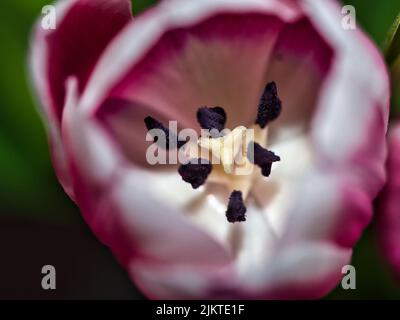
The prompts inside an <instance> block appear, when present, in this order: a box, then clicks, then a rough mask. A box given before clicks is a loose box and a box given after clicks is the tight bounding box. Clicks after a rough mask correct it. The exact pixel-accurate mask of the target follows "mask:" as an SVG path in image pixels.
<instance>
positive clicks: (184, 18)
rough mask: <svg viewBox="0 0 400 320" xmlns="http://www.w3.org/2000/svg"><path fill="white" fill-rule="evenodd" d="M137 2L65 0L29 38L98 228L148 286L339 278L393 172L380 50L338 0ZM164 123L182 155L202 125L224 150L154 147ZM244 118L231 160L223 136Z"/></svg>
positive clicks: (168, 291)
mask: <svg viewBox="0 0 400 320" xmlns="http://www.w3.org/2000/svg"><path fill="white" fill-rule="evenodd" d="M129 3H130V2H129V1H127V0H112V1H111V0H107V1H106V0H91V1H89V0H74V1H61V2H59V4H58V6H57V10H58V19H59V21H58V25H57V28H56V29H55V30H43V29H41V27H40V24H38V27H37V28H36V30H35V33H34V37H33V41H32V52H31V60H30V65H31V69H32V75H33V83H34V85H35V87H36V90H37V92H38V96H39V99H40V102H41V105H42V109H41V110H42V112H43V114H44V115H45V122H46V123H47V125H48V132H49V137H50V144H51V151H52V157H53V162H54V167H55V170H56V173H57V175H58V177H59V180H60V182H61V184H62V185H63V187H64V189H65V190H66V192H67V193H68V194H69V195H70V197H71V198H72V199H73V200H74V201H75V202H76V204H77V205H78V206H79V208H80V209H81V212H82V214H83V217H84V219H85V221H86V222H87V223H88V225H89V226H90V228H91V230H92V231H93V232H94V233H95V234H96V236H97V237H98V239H99V240H100V241H102V242H103V243H104V244H105V245H106V246H108V247H109V248H110V249H111V250H112V252H113V254H114V255H115V257H116V258H117V259H118V261H119V262H120V263H121V264H122V265H123V266H124V268H126V270H127V271H128V273H129V275H130V277H131V279H132V280H133V282H134V283H135V284H136V285H137V286H138V287H139V288H140V289H141V290H142V291H143V293H144V294H145V295H146V296H148V297H149V298H153V299H160V298H164V299H179V298H184V299H200V298H257V299H260V298H261V299H267V298H273V299H278V298H318V297H322V296H323V295H325V294H327V293H328V292H329V291H330V290H332V289H333V288H334V287H335V286H336V285H337V284H338V283H339V282H340V279H341V277H342V274H341V270H342V268H343V266H344V265H346V264H349V263H350V261H351V255H352V248H353V246H354V245H355V243H356V242H357V240H358V239H359V237H360V236H361V234H362V231H363V229H364V228H365V226H366V225H367V224H368V223H369V221H370V219H371V217H372V204H371V203H372V199H373V198H374V197H375V196H376V195H377V193H378V192H379V191H380V189H381V188H382V186H383V184H384V182H385V169H384V162H385V157H386V144H385V133H386V129H387V121H388V112H389V109H388V105H389V89H388V87H389V85H388V76H387V72H386V68H385V65H384V63H383V61H382V58H381V56H380V54H379V52H378V50H377V49H376V48H375V47H374V45H373V44H372V43H371V41H370V40H369V39H368V38H367V37H366V36H365V35H364V34H363V33H362V31H361V30H359V29H358V30H346V29H344V28H343V27H342V23H341V21H342V18H343V17H342V15H341V10H340V8H339V6H338V4H337V3H336V2H335V1H331V0H324V1H313V0H311V1H310V0H298V1H294V0H287V1H281V0H202V1H195V0H170V1H162V2H160V4H158V5H157V6H155V7H154V8H152V9H149V10H148V11H146V12H145V13H143V14H141V15H139V16H137V17H134V18H132V17H131V11H130V4H129ZM170 121H176V122H177V128H176V130H171V129H170V128H169V125H168V124H169V122H170ZM204 128H209V129H210V128H211V129H212V128H214V129H217V130H219V129H223V128H226V129H230V130H232V131H231V133H229V134H227V135H219V136H213V137H211V138H210V137H209V138H208V140H204V137H203V136H201V134H200V132H201V129H204ZM153 129H157V130H160V131H161V132H163V133H164V134H165V138H164V140H166V141H168V146H167V145H166V144H165V145H164V146H165V150H164V152H168V153H169V154H170V152H171V151H173V150H174V149H181V148H185V147H186V146H189V147H187V148H186V149H183V150H187V154H188V155H191V154H192V153H191V152H192V151H193V146H196V143H189V142H188V143H186V141H180V140H178V141H180V143H179V145H178V143H176V144H175V143H173V142H172V141H175V140H176V139H172V137H175V136H177V135H178V136H179V133H180V132H181V131H183V129H194V130H195V132H198V133H199V137H198V140H197V143H198V144H197V146H200V147H201V148H202V149H206V150H208V152H209V153H211V154H212V156H213V157H216V158H218V159H219V160H220V161H221V164H220V165H219V166H218V165H214V164H212V163H211V165H209V164H207V163H203V166H200V164H201V163H200V164H199V163H194V164H193V163H187V164H186V166H185V165H184V164H183V165H179V166H177V165H171V164H168V165H161V164H157V165H152V164H149V162H148V161H147V158H146V153H147V150H148V148H149V147H151V146H153V145H155V144H157V143H158V142H159V141H160V140H162V139H158V138H156V137H153V138H154V139H153V138H151V135H150V140H151V141H148V140H149V139H146V137H147V138H148V137H149V135H148V134H150V131H152V130H153ZM250 129H254V132H255V135H254V139H253V140H252V141H249V143H248V144H247V146H248V147H249V148H248V149H245V150H247V152H248V154H251V155H252V156H249V157H248V158H247V156H246V157H244V161H245V163H246V165H248V166H250V167H251V168H253V170H252V172H251V174H248V175H240V176H239V175H235V174H234V173H235V170H236V169H237V168H236V166H233V165H231V162H229V161H228V160H227V159H228V158H229V157H228V158H227V157H226V156H225V154H229V153H225V152H222V151H226V150H225V149H224V148H225V147H224V146H225V143H226V141H228V140H229V141H236V140H239V139H238V138H237V137H238V136H240V135H241V134H242V133H243V134H244V135H246V136H247V133H249V132H250ZM149 130H150V131H149ZM148 131H149V132H148ZM153 142H155V143H153ZM170 142H171V143H172V144H171V145H170V144H169V143H170ZM219 147H221V148H222V149H223V150H222V149H221V148H219ZM218 150H219V151H218ZM221 150H222V151H221ZM175 151H176V150H175ZM249 151H250V152H249ZM235 152H236V151H235ZM234 154H235V155H236V153H234ZM248 154H247V155H248ZM235 157H236V156H235ZM229 159H230V158H229ZM246 159H247V160H246ZM190 164H192V165H190Z"/></svg>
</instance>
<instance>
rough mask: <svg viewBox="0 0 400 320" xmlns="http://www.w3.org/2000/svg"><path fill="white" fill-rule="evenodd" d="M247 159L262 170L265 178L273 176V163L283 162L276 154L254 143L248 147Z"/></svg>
mask: <svg viewBox="0 0 400 320" xmlns="http://www.w3.org/2000/svg"><path fill="white" fill-rule="evenodd" d="M247 158H248V159H249V161H250V162H252V163H254V164H256V165H257V166H259V167H260V168H261V173H262V175H263V176H265V177H269V175H270V174H271V168H272V163H273V162H277V161H280V160H281V158H280V157H278V156H277V155H275V153H273V152H272V151H269V150H267V149H265V148H263V147H262V146H260V145H259V144H258V143H257V142H254V141H252V142H250V143H249V144H248V146H247Z"/></svg>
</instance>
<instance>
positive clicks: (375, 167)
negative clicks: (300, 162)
mask: <svg viewBox="0 0 400 320" xmlns="http://www.w3.org/2000/svg"><path fill="white" fill-rule="evenodd" d="M302 4H303V7H304V10H305V11H306V12H308V13H309V17H310V19H311V20H312V23H313V24H314V25H315V27H316V28H317V29H318V30H319V31H320V33H321V35H322V37H323V38H324V39H325V40H326V42H327V43H328V44H329V45H330V46H331V47H332V48H333V49H334V52H335V57H334V60H333V63H334V64H333V66H332V70H331V72H330V74H329V77H328V79H327V81H326V83H325V84H324V86H323V88H322V93H321V95H320V99H319V101H318V109H317V115H316V117H315V119H314V121H313V128H312V132H313V133H312V137H313V140H314V142H315V144H316V149H317V150H316V152H317V153H318V154H319V157H320V162H321V163H323V162H324V163H327V164H328V166H329V167H330V169H337V170H349V171H351V172H352V176H354V178H355V179H358V180H359V182H360V185H366V189H367V190H366V191H367V193H368V195H369V196H370V197H374V196H376V194H377V193H378V191H379V190H380V188H381V187H382V185H383V183H384V181H385V175H384V168H383V163H384V160H385V157H386V145H385V143H384V141H385V134H386V131H387V124H388V118H389V117H388V115H389V97H390V90H389V80H388V73H387V70H386V67H385V64H384V62H383V59H382V57H381V55H380V54H379V53H378V50H377V49H376V47H375V46H374V45H373V44H372V42H371V41H370V40H369V39H367V38H366V36H365V35H364V34H363V33H362V32H361V31H349V30H345V29H344V28H342V27H341V25H340V21H341V20H340V18H341V15H340V8H339V6H338V5H337V3H336V2H334V1H308V0H304V1H302ZM371 74H373V75H374V76H373V77H371ZM365 159H366V160H365ZM325 166H326V165H325ZM370 177H372V178H370Z"/></svg>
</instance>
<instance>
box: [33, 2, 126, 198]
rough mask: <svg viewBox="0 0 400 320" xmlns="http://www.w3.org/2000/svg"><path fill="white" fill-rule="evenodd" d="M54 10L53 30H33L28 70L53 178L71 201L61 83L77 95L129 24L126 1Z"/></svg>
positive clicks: (68, 5) (66, 4)
mask: <svg viewBox="0 0 400 320" xmlns="http://www.w3.org/2000/svg"><path fill="white" fill-rule="evenodd" d="M55 10H56V18H57V20H56V22H57V25H56V29H55V30H53V29H49V30H46V29H44V28H43V27H42V26H41V21H38V23H37V25H36V27H35V31H34V34H33V37H32V51H31V53H30V57H29V58H30V70H31V77H32V80H33V86H34V87H35V89H36V92H37V93H38V98H39V100H40V104H41V106H42V111H43V115H44V117H45V119H46V123H47V124H48V132H49V137H50V146H51V154H52V158H53V163H54V166H55V170H56V173H57V175H58V177H59V180H60V182H61V184H62V185H63V187H64V189H65V191H66V192H67V193H68V194H69V195H70V196H71V197H73V191H72V189H71V183H70V179H69V174H68V172H67V162H66V159H65V150H64V147H63V145H62V142H61V135H60V123H61V115H62V112H63V107H64V103H65V98H66V95H67V92H66V87H65V86H66V80H67V78H68V77H69V76H75V77H76V78H77V80H78V90H79V93H81V92H82V91H83V89H84V87H85V85H86V81H87V79H88V77H89V75H90V73H91V71H92V69H93V67H94V65H95V64H96V62H97V59H98V57H99V56H100V54H101V52H102V51H103V50H104V48H105V47H106V46H107V44H108V43H109V41H110V40H111V39H112V38H113V37H114V36H115V34H116V33H118V32H119V31H120V30H121V29H122V27H123V26H124V25H125V24H126V23H127V22H129V21H130V20H131V7H130V1H128V0H112V1H105V0H95V1H89V0H71V1H66V0H64V1H59V2H57V3H56V5H55Z"/></svg>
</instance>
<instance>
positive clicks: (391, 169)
mask: <svg viewBox="0 0 400 320" xmlns="http://www.w3.org/2000/svg"><path fill="white" fill-rule="evenodd" d="M387 170H388V181H387V184H386V186H385V189H384V190H383V191H382V196H381V198H380V200H379V204H380V205H379V208H380V215H379V220H378V222H379V223H378V236H379V242H380V246H381V248H382V252H383V255H384V257H385V258H386V259H387V261H388V262H389V264H390V266H391V267H392V269H393V271H394V273H395V275H396V276H397V277H398V278H399V279H400V126H399V125H396V127H395V128H393V129H392V130H391V133H390V136H389V159H388V161H387Z"/></svg>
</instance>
